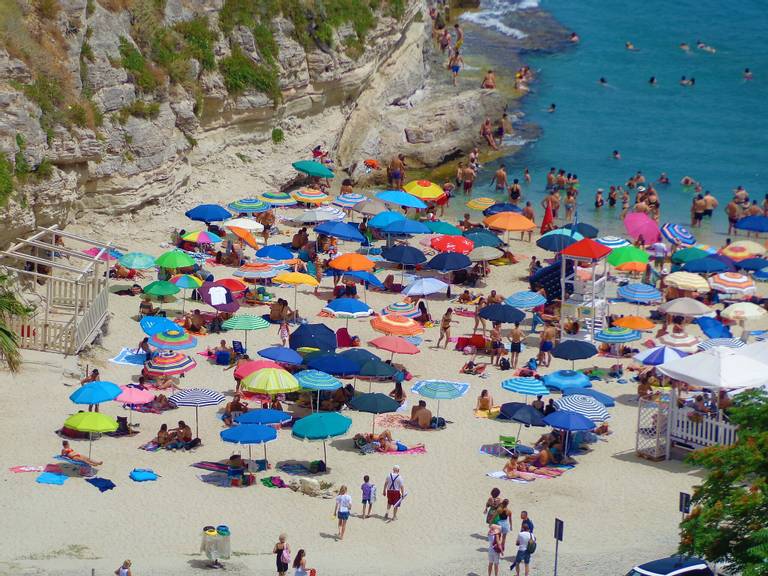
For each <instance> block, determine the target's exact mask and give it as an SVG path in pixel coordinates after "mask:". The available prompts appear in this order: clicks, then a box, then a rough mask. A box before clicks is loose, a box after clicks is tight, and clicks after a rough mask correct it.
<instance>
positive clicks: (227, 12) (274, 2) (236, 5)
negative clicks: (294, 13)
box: [219, 0, 280, 34]
mask: <svg viewBox="0 0 768 576" xmlns="http://www.w3.org/2000/svg"><path fill="white" fill-rule="evenodd" d="M279 13H280V2H279V0H225V2H224V6H222V8H221V12H219V26H220V27H221V30H222V31H223V32H224V33H225V34H229V33H230V32H232V30H233V29H234V28H235V26H245V27H246V28H253V27H254V26H255V25H256V24H257V23H258V22H260V21H261V22H268V21H270V20H271V19H272V18H274V17H275V16H277V15H278V14H279Z"/></svg>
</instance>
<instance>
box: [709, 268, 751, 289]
mask: <svg viewBox="0 0 768 576" xmlns="http://www.w3.org/2000/svg"><path fill="white" fill-rule="evenodd" d="M709 285H710V286H712V289H713V290H717V291H718V292H722V293H724V294H754V293H755V289H756V288H755V282H754V281H753V280H752V278H750V277H749V276H747V275H745V274H739V273H738V272H721V273H720V274H715V275H714V276H712V277H711V278H710V279H709Z"/></svg>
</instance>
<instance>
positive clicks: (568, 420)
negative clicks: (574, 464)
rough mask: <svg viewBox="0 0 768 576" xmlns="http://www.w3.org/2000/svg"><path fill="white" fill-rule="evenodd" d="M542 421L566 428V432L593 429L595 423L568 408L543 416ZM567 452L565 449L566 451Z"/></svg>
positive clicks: (560, 428) (549, 424)
mask: <svg viewBox="0 0 768 576" xmlns="http://www.w3.org/2000/svg"><path fill="white" fill-rule="evenodd" d="M544 423H545V424H546V425H547V426H552V428H557V429H558V430H567V431H568V432H577V431H582V430H594V429H595V424H594V423H593V422H592V420H590V419H589V418H587V417H586V416H584V415H583V414H579V413H578V412H571V411H570V410H558V411H557V412H552V413H551V414H548V415H547V416H544ZM566 453H567V451H566Z"/></svg>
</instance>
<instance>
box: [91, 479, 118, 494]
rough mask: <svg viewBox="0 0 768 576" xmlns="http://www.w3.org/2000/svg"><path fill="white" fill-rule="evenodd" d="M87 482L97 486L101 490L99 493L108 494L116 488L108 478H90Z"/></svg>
mask: <svg viewBox="0 0 768 576" xmlns="http://www.w3.org/2000/svg"><path fill="white" fill-rule="evenodd" d="M86 482H88V484H92V485H93V486H96V488H98V489H99V492H106V491H107V490H112V489H113V488H114V487H115V483H114V482H112V480H107V479H106V478H98V477H97V478H88V479H87V480H86Z"/></svg>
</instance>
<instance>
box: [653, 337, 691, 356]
mask: <svg viewBox="0 0 768 576" xmlns="http://www.w3.org/2000/svg"><path fill="white" fill-rule="evenodd" d="M699 342H700V340H699V339H698V338H696V336H691V335H690V334H686V333H685V332H679V333H674V332H669V333H667V334H664V335H663V336H662V337H661V338H659V344H663V345H664V346H670V347H671V348H677V349H678V350H681V351H682V352H689V353H691V354H693V353H694V352H697V351H698V350H699Z"/></svg>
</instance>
